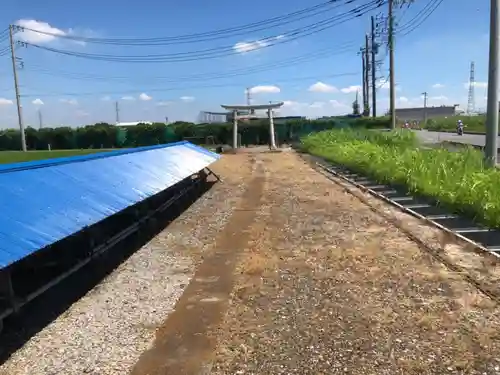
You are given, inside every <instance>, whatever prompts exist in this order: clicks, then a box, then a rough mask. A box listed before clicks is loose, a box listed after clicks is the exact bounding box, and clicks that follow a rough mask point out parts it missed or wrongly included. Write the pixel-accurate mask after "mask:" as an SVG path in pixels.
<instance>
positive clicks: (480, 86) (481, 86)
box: [464, 82, 488, 89]
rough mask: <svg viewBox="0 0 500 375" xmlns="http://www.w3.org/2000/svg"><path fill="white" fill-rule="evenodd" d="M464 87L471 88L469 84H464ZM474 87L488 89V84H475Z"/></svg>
mask: <svg viewBox="0 0 500 375" xmlns="http://www.w3.org/2000/svg"><path fill="white" fill-rule="evenodd" d="M464 87H465V88H466V89H468V88H469V82H467V83H464ZM474 87H478V88H480V89H485V88H488V82H474Z"/></svg>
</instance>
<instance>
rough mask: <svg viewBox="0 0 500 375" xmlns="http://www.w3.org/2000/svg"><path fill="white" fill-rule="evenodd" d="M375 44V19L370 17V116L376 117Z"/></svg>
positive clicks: (376, 47)
mask: <svg viewBox="0 0 500 375" xmlns="http://www.w3.org/2000/svg"><path fill="white" fill-rule="evenodd" d="M377 49H378V46H377V42H376V40H375V17H374V16H372V50H371V51H372V115H373V117H377V82H376V74H377V71H376V61H375V59H376V55H377Z"/></svg>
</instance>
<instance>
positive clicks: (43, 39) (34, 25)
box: [15, 19, 68, 44]
mask: <svg viewBox="0 0 500 375" xmlns="http://www.w3.org/2000/svg"><path fill="white" fill-rule="evenodd" d="M15 24H16V25H18V26H21V27H25V28H28V29H33V30H39V31H42V32H44V33H49V34H54V35H46V34H40V33H36V32H34V31H30V30H24V31H22V32H19V33H17V34H16V35H17V37H18V38H19V39H20V40H22V41H24V42H28V43H36V44H44V43H49V42H52V41H53V40H55V39H56V38H57V36H55V35H62V36H64V35H67V34H68V32H66V31H64V30H61V29H58V28H57V27H53V26H51V25H50V24H48V23H47V22H42V21H37V20H27V19H21V20H18V21H17V22H16V23H15Z"/></svg>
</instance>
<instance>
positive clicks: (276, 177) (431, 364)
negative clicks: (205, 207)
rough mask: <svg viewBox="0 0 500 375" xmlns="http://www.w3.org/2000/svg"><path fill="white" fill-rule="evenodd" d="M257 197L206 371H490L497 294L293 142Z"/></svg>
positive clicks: (497, 340)
mask: <svg viewBox="0 0 500 375" xmlns="http://www.w3.org/2000/svg"><path fill="white" fill-rule="evenodd" d="M258 157H259V158H262V159H263V160H264V169H265V174H266V175H267V178H266V180H265V181H266V182H265V186H264V193H263V204H262V206H261V208H260V210H259V212H258V213H257V217H256V220H255V222H254V225H253V226H252V228H251V230H250V233H251V234H250V239H249V246H247V248H246V249H245V251H244V256H243V257H242V258H241V261H240V263H239V264H238V267H237V269H236V286H235V289H234V291H233V295H232V300H231V304H230V306H229V309H228V312H227V315H226V318H225V321H224V323H223V325H222V326H221V328H220V330H219V335H220V337H219V348H218V352H217V355H216V359H215V363H214V367H213V370H212V374H214V375H222V374H224V375H225V374H314V375H319V374H337V373H339V374H360V375H361V374H363V375H368V374H496V373H499V371H500V362H499V360H498V359H497V358H499V357H500V330H499V329H500V323H499V318H498V316H500V315H499V314H498V313H499V310H498V308H497V306H496V305H495V303H494V302H493V301H491V300H490V299H488V297H486V296H484V295H482V294H481V293H480V292H478V290H477V289H475V288H474V287H473V286H471V285H470V284H469V283H467V282H466V281H464V279H463V277H462V276H461V275H460V274H456V273H453V272H451V271H449V270H448V269H447V268H445V267H444V266H443V265H442V264H440V263H438V262H437V261H436V260H435V259H434V258H432V257H430V256H429V255H428V254H427V253H426V252H425V251H422V250H421V249H420V248H419V246H418V245H417V244H416V243H414V242H412V241H410V240H409V239H408V237H407V236H405V235H404V234H403V233H402V232H401V231H400V230H398V229H397V228H396V227H394V226H392V225H390V224H389V223H388V222H386V221H385V220H384V219H383V218H382V217H381V216H379V215H377V214H376V213H374V212H373V211H371V210H370V209H369V208H368V207H367V206H366V205H364V204H363V203H361V202H360V201H359V200H357V199H356V198H354V197H353V196H352V195H350V194H348V193H345V192H344V191H343V190H342V189H340V188H339V187H338V186H337V185H335V184H333V183H332V182H331V181H329V180H327V179H326V178H325V177H323V176H321V175H319V174H317V173H316V172H314V171H313V170H312V169H311V168H310V167H309V166H308V165H306V164H305V163H304V162H303V161H302V160H301V159H300V158H299V157H298V156H297V155H295V154H292V153H283V154H266V155H259V156H258Z"/></svg>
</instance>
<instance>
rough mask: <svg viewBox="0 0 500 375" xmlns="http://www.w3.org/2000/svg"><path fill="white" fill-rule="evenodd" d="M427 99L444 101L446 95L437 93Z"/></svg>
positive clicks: (446, 99)
mask: <svg viewBox="0 0 500 375" xmlns="http://www.w3.org/2000/svg"><path fill="white" fill-rule="evenodd" d="M429 100H435V101H443V102H446V101H448V97H447V96H444V95H437V96H431V97H430V98H429Z"/></svg>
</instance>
